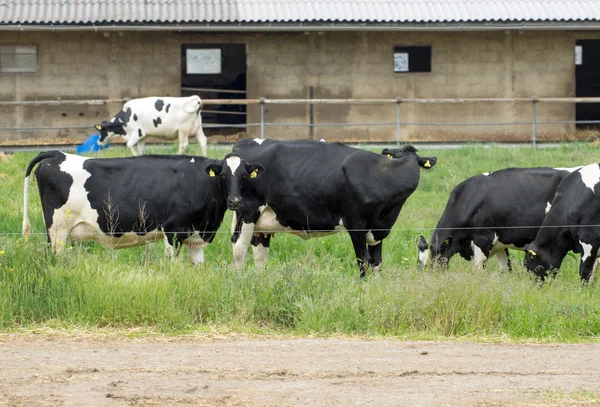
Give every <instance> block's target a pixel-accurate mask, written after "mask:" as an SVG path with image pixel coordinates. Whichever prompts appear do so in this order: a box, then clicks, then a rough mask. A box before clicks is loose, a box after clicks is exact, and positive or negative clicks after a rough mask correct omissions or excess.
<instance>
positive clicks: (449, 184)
mask: <svg viewBox="0 0 600 407" xmlns="http://www.w3.org/2000/svg"><path fill="white" fill-rule="evenodd" d="M147 150H148V151H147V152H148V153H159V152H160V153H165V152H166V153H175V151H176V146H175V144H173V145H172V146H170V147H169V148H165V147H154V148H153V147H148V148H147ZM226 152H227V150H226V149H225V148H222V147H220V148H218V147H213V149H211V150H210V155H211V156H213V157H222V156H223V155H224V154H225V153H226ZM189 153H190V154H198V153H199V151H198V147H197V146H193V147H192V149H191V151H189ZM421 153H422V154H423V155H426V156H431V155H435V156H437V157H438V159H439V161H438V164H437V166H436V167H434V168H433V169H431V170H429V171H424V170H422V171H421V181H420V184H419V188H418V189H417V191H416V192H415V193H414V194H413V195H412V196H411V198H409V200H408V202H407V203H406V205H405V207H404V208H403V210H402V212H401V214H400V217H399V219H398V222H397V223H396V225H395V228H394V230H393V231H392V233H391V235H390V237H388V238H387V239H386V240H385V241H384V244H383V260H384V265H383V268H382V270H381V271H380V272H379V273H377V274H375V275H373V274H369V276H368V277H367V278H366V279H360V278H359V277H358V270H357V268H356V266H355V262H354V253H353V249H352V245H351V243H350V239H349V238H348V236H347V234H345V233H340V234H337V235H332V236H328V237H324V238H319V239H312V240H309V241H306V242H305V241H303V240H301V239H299V238H297V237H293V236H288V235H283V234H279V235H277V236H276V238H275V239H274V240H273V241H272V244H271V254H270V260H269V263H268V266H267V267H266V269H264V270H255V269H254V267H253V262H252V261H249V262H248V264H247V266H246V267H245V268H244V269H242V270H235V268H234V267H233V259H232V253H231V245H230V243H229V238H230V236H229V227H230V220H231V214H230V213H228V214H227V215H226V218H225V222H224V223H223V225H222V227H221V229H220V234H219V235H218V236H217V238H216V239H215V241H214V242H213V243H212V244H211V245H210V246H209V247H208V248H207V249H205V255H206V260H207V261H206V263H205V264H204V265H202V266H193V265H192V263H191V261H190V260H189V258H188V256H187V253H186V251H185V249H183V250H182V255H181V256H180V257H178V258H176V259H174V260H170V259H168V258H166V257H165V255H164V249H163V244H162V242H158V243H154V244H150V245H147V246H144V247H139V248H134V249H123V250H111V249H110V248H107V247H102V246H99V245H96V244H94V243H90V242H84V243H80V244H76V245H75V246H73V247H72V248H68V249H67V250H66V252H65V253H63V254H62V255H60V256H57V257H55V256H53V255H51V254H50V253H49V250H47V248H46V245H45V241H46V240H45V239H46V238H45V235H44V228H43V224H42V217H41V206H40V203H39V197H38V193H37V184H36V183H35V182H33V183H32V185H31V190H30V200H29V204H30V217H31V222H32V231H33V232H34V233H33V234H32V236H31V238H30V239H29V240H28V241H25V240H24V239H23V238H22V237H21V222H22V210H23V202H22V199H23V198H22V197H23V178H24V172H25V167H26V166H27V164H28V162H29V161H30V160H31V159H32V158H33V157H34V156H35V154H34V153H21V154H14V155H11V156H7V157H6V158H5V160H2V159H0V263H1V265H0V330H2V331H22V330H38V329H44V328H52V329H66V330H81V329H83V330H95V329H99V328H109V329H117V330H123V332H130V331H132V328H134V329H135V330H141V331H143V332H153V333H166V334H179V333H191V332H197V331H201V332H202V331H209V330H211V329H218V330H219V331H223V330H225V331H228V332H240V333H278V334H284V335H308V334H313V335H358V336H377V337H379V336H394V337H401V338H413V339H425V338H427V339H439V338H446V337H451V338H468V339H469V340H538V341H589V340H595V339H597V336H598V335H599V334H600V292H599V290H598V286H597V284H596V283H595V282H593V283H591V284H589V285H582V284H581V283H580V282H579V277H578V273H577V267H578V261H579V259H578V256H577V257H575V256H568V257H567V258H566V260H565V261H564V263H563V266H562V269H561V270H560V272H559V273H558V276H557V278H556V279H553V280H550V281H549V282H547V283H546V284H544V285H539V284H538V283H536V282H535V280H534V279H533V278H532V276H531V275H530V274H529V273H527V272H526V271H524V270H523V268H522V267H521V266H520V263H521V262H520V260H521V259H522V254H521V253H519V252H512V256H511V257H512V259H513V263H515V264H516V265H517V270H515V271H513V272H510V273H509V272H501V271H499V270H498V267H497V264H496V261H495V260H491V261H490V264H489V267H488V268H487V269H486V270H485V271H483V272H481V271H477V270H474V269H473V267H472V266H471V264H470V263H468V262H466V261H464V260H462V259H460V258H458V256H457V257H455V258H453V259H452V260H451V262H450V266H449V268H448V269H447V270H440V269H435V270H430V271H419V270H418V269H417V267H416V260H417V247H416V244H417V239H418V236H419V235H420V234H423V235H425V236H426V237H429V234H430V233H431V230H432V228H433V227H435V225H436V223H437V220H438V219H439V217H440V215H441V213H442V211H443V209H444V207H445V204H446V200H447V198H448V195H449V193H450V191H451V190H452V188H453V187H454V186H455V185H456V184H457V183H459V182H460V181H462V180H464V179H466V178H468V177H470V176H472V175H475V174H479V173H482V172H486V171H493V170H498V169H501V168H506V167H510V166H516V167H532V166H560V167H564V166H575V165H580V164H588V163H591V162H596V161H597V157H600V146H597V145H592V144H577V145H568V146H559V147H552V148H546V149H540V150H537V151H534V150H532V149H531V148H530V147H521V148H499V147H482V146H466V147H463V148H459V149H456V150H440V151H433V150H426V151H421ZM127 154H128V153H127V152H126V151H125V150H124V149H109V150H107V151H105V152H103V153H101V156H118V155H127ZM250 257H251V256H250Z"/></svg>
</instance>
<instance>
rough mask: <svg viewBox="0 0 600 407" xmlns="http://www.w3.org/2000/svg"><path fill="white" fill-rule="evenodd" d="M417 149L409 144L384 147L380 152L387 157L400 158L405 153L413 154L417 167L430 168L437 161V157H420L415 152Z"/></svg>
mask: <svg viewBox="0 0 600 407" xmlns="http://www.w3.org/2000/svg"><path fill="white" fill-rule="evenodd" d="M417 151H418V150H417V149H416V148H415V147H413V146H411V145H406V146H404V147H402V148H384V149H383V151H382V152H381V154H382V155H385V156H387V157H389V158H402V157H404V156H406V155H409V154H410V155H413V156H415V157H416V158H417V163H418V164H419V167H423V168H425V169H430V168H431V167H433V166H434V165H435V164H436V163H437V157H421V156H419V155H418V154H417Z"/></svg>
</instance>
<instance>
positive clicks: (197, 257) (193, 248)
mask: <svg viewBox="0 0 600 407" xmlns="http://www.w3.org/2000/svg"><path fill="white" fill-rule="evenodd" d="M185 247H187V250H188V253H189V254H190V258H191V259H192V262H193V263H194V264H198V263H200V264H204V247H202V246H198V245H193V244H186V245H185Z"/></svg>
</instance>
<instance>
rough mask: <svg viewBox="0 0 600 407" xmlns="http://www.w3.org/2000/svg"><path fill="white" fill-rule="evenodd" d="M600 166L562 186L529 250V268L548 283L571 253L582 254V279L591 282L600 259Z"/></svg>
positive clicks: (578, 173) (575, 174)
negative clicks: (547, 277)
mask: <svg viewBox="0 0 600 407" xmlns="http://www.w3.org/2000/svg"><path fill="white" fill-rule="evenodd" d="M599 249H600V165H599V164H590V165H586V166H585V167H582V168H581V169H580V170H578V171H575V172H573V173H572V174H570V175H569V176H568V177H566V178H565V179H564V180H563V182H561V184H560V185H559V186H558V189H557V191H556V196H555V197H554V200H553V201H552V207H551V208H550V211H549V212H548V215H546V218H545V219H544V222H543V223H542V226H541V227H540V230H539V231H538V232H537V236H536V237H535V240H533V241H532V242H531V243H530V244H528V245H526V246H525V267H526V268H527V269H528V270H529V271H532V272H534V273H535V274H536V275H537V276H538V277H540V278H541V279H544V278H545V277H546V276H547V275H548V274H547V273H548V272H549V271H550V272H554V271H556V270H558V269H559V268H560V265H561V264H562V260H563V258H564V257H565V255H566V254H567V252H568V251H569V250H572V251H573V252H575V253H580V254H581V262H580V264H579V277H580V278H581V279H582V280H583V281H589V280H590V277H591V276H592V275H593V274H594V271H595V269H596V268H597V267H598V262H597V259H598V257H600V256H599V255H600V253H599Z"/></svg>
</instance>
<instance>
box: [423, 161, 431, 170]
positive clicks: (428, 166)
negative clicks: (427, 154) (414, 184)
mask: <svg viewBox="0 0 600 407" xmlns="http://www.w3.org/2000/svg"><path fill="white" fill-rule="evenodd" d="M423 167H425V168H431V163H430V162H429V160H427V161H426V162H425V164H423Z"/></svg>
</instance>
